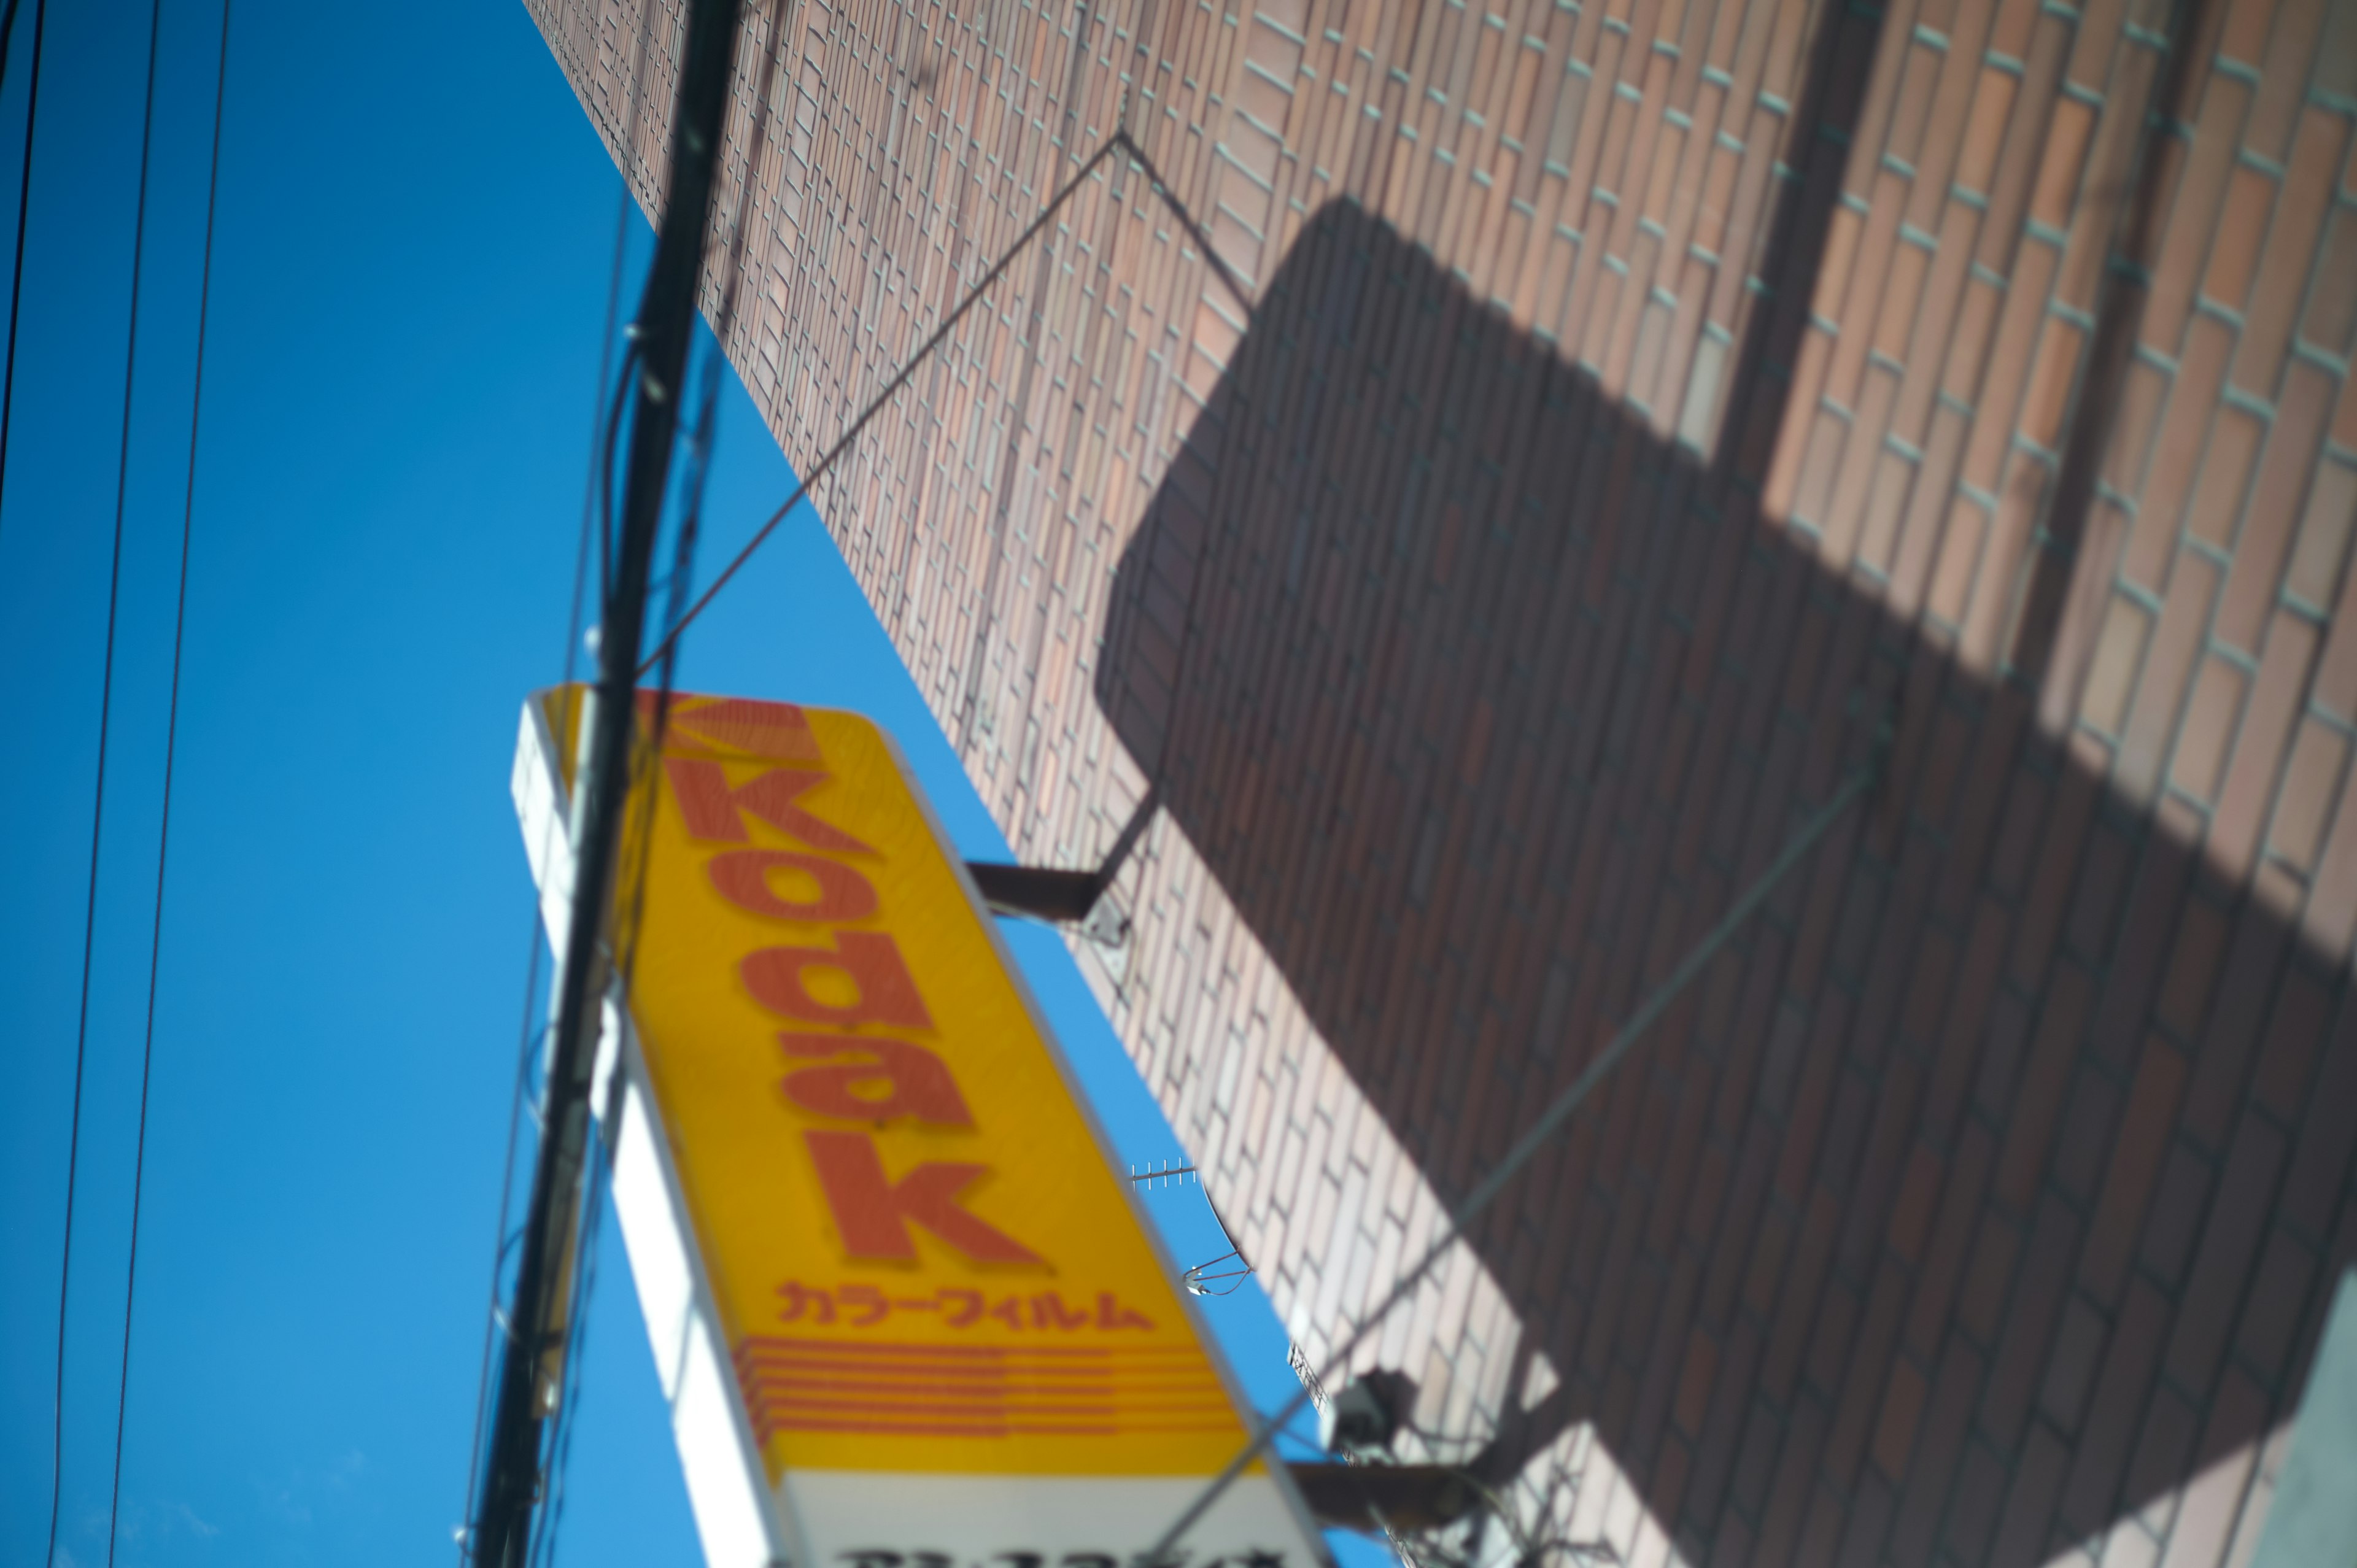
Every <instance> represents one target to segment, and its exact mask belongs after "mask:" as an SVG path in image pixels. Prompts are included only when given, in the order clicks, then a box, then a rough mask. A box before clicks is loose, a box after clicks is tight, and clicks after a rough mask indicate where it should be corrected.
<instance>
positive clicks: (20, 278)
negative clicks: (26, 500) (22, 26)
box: [0, 0, 49, 495]
mask: <svg viewBox="0 0 2357 1568" xmlns="http://www.w3.org/2000/svg"><path fill="white" fill-rule="evenodd" d="M48 16H49V5H48V0H33V66H32V70H30V71H28V72H27V76H28V77H29V79H30V80H29V81H27V83H26V86H25V162H24V166H23V167H22V168H21V169H20V170H19V171H18V173H17V176H16V266H15V267H14V269H13V270H12V271H11V272H10V273H9V277H8V365H7V370H6V371H5V373H4V374H0V495H5V493H6V490H7V482H8V426H9V419H10V415H11V414H13V413H15V411H16V314H17V310H16V307H17V306H19V305H20V304H21V303H23V301H24V297H25V226H26V223H27V220H30V218H31V217H32V212H33V131H34V128H35V127H36V126H37V125H38V124H39V123H40V120H39V115H40V107H41V36H42V31H43V27H44V24H46V23H47V22H48ZM15 31H16V0H8V16H7V20H6V22H5V25H0V78H5V75H6V74H7V65H8V61H7V42H8V35H10V34H12V33H14V32H15Z"/></svg>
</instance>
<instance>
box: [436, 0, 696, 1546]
mask: <svg viewBox="0 0 2357 1568" xmlns="http://www.w3.org/2000/svg"><path fill="white" fill-rule="evenodd" d="M736 43H737V0H697V3H696V4H694V5H693V6H692V7H691V8H690V11H689V16H688V26H687V38H686V48H685V49H684V50H683V59H682V69H681V71H680V76H679V98H678V102H677V105H676V108H675V109H674V111H673V121H672V148H671V189H670V191H669V192H668V194H667V195H666V198H665V201H664V211H663V217H662V228H661V231H660V232H659V234H658V236H657V239H656V242H655V254H654V261H653V264H652V265H651V267H650V268H649V269H648V275H647V284H646V290H645V293H644V295H642V296H641V300H640V308H639V315H638V320H637V324H636V326H637V338H636V347H637V349H638V350H639V351H638V355H637V364H636V367H635V369H636V379H635V393H636V407H635V409H634V411H633V414H632V419H631V425H630V467H629V470H628V477H627V478H626V480H625V483H624V488H623V499H624V504H623V511H622V529H621V539H620V542H619V547H618V548H617V549H616V551H615V564H614V576H613V583H612V587H611V590H610V591H609V592H608V595H607V596H606V602H605V605H604V607H603V613H602V615H601V617H600V618H599V623H598V666H599V672H598V680H597V693H596V703H595V706H594V709H593V710H592V711H591V712H590V713H589V714H587V715H585V716H586V717H587V722H588V725H589V731H588V738H589V745H588V747H587V756H586V757H585V758H584V759H583V766H582V767H581V768H579V769H578V772H577V777H576V797H577V804H578V811H577V813H576V818H575V820H576V822H578V823H579V827H578V829H577V830H576V839H575V843H574V846H573V848H574V856H573V858H574V870H575V879H574V886H573V908H572V915H571V929H569V930H568V931H567V932H566V934H565V957H564V968H563V970H562V971H561V972H560V975H559V980H558V994H557V998H556V1016H555V1039H554V1042H553V1046H552V1049H551V1052H550V1059H549V1072H548V1082H547V1087H546V1090H545V1094H544V1111H543V1116H542V1129H543V1130H542V1134H541V1140H540V1147H539V1150H538V1153H537V1155H536V1157H535V1159H534V1162H533V1186H532V1197H531V1200H530V1202H529V1204H528V1205H527V1208H526V1211H525V1213H526V1218H525V1221H524V1235H523V1257H522V1265H521V1269H520V1271H519V1273H518V1276H517V1283H516V1294H515V1299H514V1306H513V1309H512V1311H511V1314H510V1318H509V1321H510V1333H509V1337H508V1339H507V1343H506V1344H505V1345H504V1347H503V1348H502V1352H501V1359H500V1381H499V1394H498V1403H497V1405H496V1407H495V1413H494V1415H493V1418H492V1423H491V1437H490V1444H489V1447H488V1449H487V1450H486V1453H485V1455H484V1456H483V1464H484V1467H485V1468H484V1483H483V1486H482V1487H481V1488H480V1493H479V1495H480V1499H481V1500H480V1504H479V1512H478V1514H477V1517H476V1519H475V1520H474V1521H473V1530H472V1546H473V1551H474V1553H475V1557H476V1560H477V1561H478V1562H479V1563H484V1564H487V1565H489V1568H520V1565H521V1564H522V1563H523V1561H524V1558H525V1555H526V1553H527V1552H528V1551H529V1549H530V1546H531V1541H532V1529H531V1525H532V1520H533V1511H534V1509H535V1505H536V1504H537V1502H538V1500H539V1496H540V1492H541V1486H540V1481H541V1475H542V1470H543V1453H544V1443H543V1438H544V1432H545V1427H546V1423H547V1419H548V1416H549V1414H550V1413H551V1412H549V1410H548V1409H547V1407H546V1395H547V1391H546V1390H545V1389H544V1377H545V1376H546V1369H545V1367H544V1358H545V1355H546V1352H548V1351H549V1350H550V1349H552V1348H556V1347H557V1346H559V1345H561V1344H562V1343H563V1337H564V1326H562V1325H560V1324H559V1323H558V1322H557V1321H556V1319H557V1317H558V1315H559V1313H560V1311H561V1309H562V1304H563V1303H565V1301H566V1300H567V1299H568V1298H569V1295H570V1293H569V1292H568V1291H567V1290H566V1289H565V1283H566V1275H567V1273H569V1270H570V1266H571V1264H572V1262H573V1261H574V1259H573V1256H572V1254H573V1251H574V1246H575V1242H576V1236H577V1225H578V1220H579V1210H580V1197H581V1191H582V1176H583V1174H584V1166H585V1163H586V1160H587V1156H588V1155H589V1153H590V1148H589V1125H588V1122H589V1103H588V1101H589V1089H590V1079H591V1075H592V1073H593V1071H594V1070H595V1067H596V1059H597V1051H596V1043H597V1036H596V1027H597V1015H598V1013H599V1012H600V1011H601V1010H602V1009H601V1008H600V1006H599V999H600V998H601V997H602V996H603V994H604V992H605V988H606V985H605V983H606V979H607V975H608V961H607V957H608V955H607V952H606V949H605V943H604V937H605V925H606V916H607V913H608V909H609V908H611V905H612V902H613V894H614V889H615V886H616V880H617V879H616V875H615V872H616V867H617V861H618V857H619V847H620V846H619V839H620V828H621V822H622V810H623V807H624V805H625V802H626V800H627V796H628V786H629V782H630V760H631V741H632V738H633V736H634V733H635V730H636V727H637V715H636V711H635V710H636V703H635V702H634V701H633V698H634V694H635V688H636V685H637V681H638V673H639V650H640V641H641V639H642V637H643V633H644V628H645V623H646V607H647V599H648V586H649V583H650V580H651V572H652V565H653V557H654V547H655V541H656V535H657V532H659V529H660V525H661V523H662V512H663V501H664V498H665V495H666V493H667V491H668V488H669V479H670V473H671V462H672V455H673V445H674V441H675V438H676V435H677V433H678V427H679V418H680V404H681V403H682V401H683V399H682V396H681V393H682V391H683V386H682V382H683V371H684V369H685V366H686V361H687V349H688V344H689V341H690V339H691V338H692V337H693V335H694V325H695V295H696V285H697V283H698V280H699V279H700V277H701V275H702V273H703V266H704V249H705V233H706V231H708V229H709V226H710V219H711V199H712V192H713V188H714V184H715V181H714V177H713V171H714V167H715V165H716V162H717V159H718V155H719V149H720V135H721V128H722V124H723V120H724V116H725V114H726V109H727V103H728V92H727V87H728V77H729V71H730V67H731V65H732V63H733V60H734V57H735V52H736ZM666 640H667V641H668V640H669V639H666ZM559 1391H561V1383H560V1384H559Z"/></svg>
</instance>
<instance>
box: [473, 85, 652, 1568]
mask: <svg viewBox="0 0 2357 1568" xmlns="http://www.w3.org/2000/svg"><path fill="white" fill-rule="evenodd" d="M634 109H635V106H634ZM629 238H630V186H629V184H628V182H624V183H623V185H622V188H621V194H620V196H619V198H618V199H617V202H616V208H615V212H614V244H613V259H612V261H611V262H610V263H609V264H608V268H607V274H606V310H605V314H604V316H603V317H601V320H602V321H603V323H604V330H603V334H602V336H601V337H600V338H599V340H598V344H597V392H596V394H595V395H594V396H593V397H592V398H591V399H590V403H589V452H590V457H589V474H588V478H587V481H586V482H585V484H584V486H583V488H582V494H581V526H580V535H579V538H578V539H577V540H576V542H575V545H574V549H573V607H572V609H571V611H570V612H569V614H568V617H567V618H566V620H565V658H564V666H565V684H566V685H571V684H572V683H573V673H574V669H575V666H576V660H578V659H579V657H580V651H581V606H582V598H583V595H584V593H585V591H586V588H587V582H588V576H589V542H590V533H591V532H592V530H593V529H595V528H596V526H597V497H598V492H599V490H600V489H602V485H601V482H600V479H601V476H600V475H599V473H598V465H599V453H600V452H601V451H602V450H603V444H602V442H601V440H600V438H599V433H600V429H601V427H602V426H603V425H604V424H606V418H605V409H606V399H607V385H608V377H609V376H610V375H611V373H612V372H611V370H610V368H609V361H610V360H612V359H613V356H614V320H615V316H616V314H617V312H616V306H618V305H619V304H620V302H621V297H622V259H623V255H624V252H625V250H626V247H627V243H628V241H629ZM623 379H624V380H625V381H627V380H628V376H627V375H625V376H624V378H623ZM540 924H541V912H540V901H539V900H538V899H537V898H535V899H533V908H532V949H531V953H530V956H529V957H528V958H527V959H526V960H525V962H524V980H523V1021H522V1024H521V1026H519V1032H520V1035H521V1038H520V1040H519V1042H518V1045H517V1058H518V1059H517V1063H516V1079H515V1090H514V1092H513V1094H512V1096H511V1099H510V1101H509V1104H508V1144H507V1154H506V1155H505V1157H504V1158H503V1159H502V1160H501V1162H500V1208H499V1215H498V1230H497V1231H496V1233H495V1234H494V1236H493V1245H492V1257H491V1300H490V1311H489V1312H488V1313H487V1314H486V1315H485V1319H484V1324H483V1364H482V1370H481V1371H480V1372H479V1374H478V1375H477V1378H476V1386H475V1433H474V1436H473V1437H472V1438H470V1439H469V1440H468V1444H467V1452H468V1474H467V1508H466V1512H465V1514H464V1515H462V1516H461V1517H462V1518H466V1519H470V1520H471V1519H472V1518H474V1516H475V1503H476V1500H477V1499H476V1498H475V1495H474V1487H475V1479H476V1472H477V1465H476V1461H477V1460H478V1459H479V1456H480V1454H481V1451H482V1446H483V1423H484V1419H485V1417H486V1415H487V1414H488V1411H487V1408H486V1407H487V1406H488V1404H489V1403H490V1387H491V1348H492V1346H493V1345H494V1344H496V1343H497V1342H498V1336H499V1326H500V1266H501V1264H502V1262H504V1261H505V1259H506V1257H507V1254H508V1252H509V1251H510V1250H511V1248H512V1246H513V1244H514V1240H515V1238H516V1237H517V1236H521V1235H522V1232H521V1231H518V1232H516V1233H515V1234H514V1235H513V1236H511V1234H510V1233H509V1230H508V1206H509V1204H510V1203H511V1201H513V1199H514V1197H515V1155H516V1144H517V1142H518V1140H519V1137H520V1135H521V1132H522V1124H523V1107H524V1101H525V1086H526V1084H527V1082H528V1081H529V1079H530V1077H531V1067H532V1058H533V1055H534V1053H535V1050H536V1048H537V1039H536V1036H538V1035H539V1034H540V1031H538V1030H536V1029H534V1028H533V1025H532V1017H533V1010H534V1007H535V1005H536V1004H537V1002H538V1000H539V995H540V952H541V941H542V936H541V929H540ZM469 1546H470V1543H469V1542H468V1540H467V1537H466V1532H465V1527H464V1526H461V1527H460V1530H459V1552H458V1556H459V1560H460V1561H461V1562H464V1561H466V1559H467V1556H468V1549H469Z"/></svg>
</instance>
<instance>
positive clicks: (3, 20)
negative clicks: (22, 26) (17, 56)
mask: <svg viewBox="0 0 2357 1568" xmlns="http://www.w3.org/2000/svg"><path fill="white" fill-rule="evenodd" d="M15 35H16V0H8V8H7V9H6V10H5V11H0V81H7V80H8V42H9V39H10V38H13V37H14V36H15Z"/></svg>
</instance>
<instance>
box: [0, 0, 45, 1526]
mask: <svg viewBox="0 0 2357 1568" xmlns="http://www.w3.org/2000/svg"><path fill="white" fill-rule="evenodd" d="M48 17H49V0H33V68H32V70H31V71H30V72H29V73H28V74H29V80H28V81H27V84H26V88H25V164H24V167H23V169H22V171H21V172H19V173H18V175H17V177H16V267H15V269H14V270H13V271H12V272H11V273H10V274H9V279H8V368H7V370H6V371H5V374H0V495H5V493H6V490H7V488H8V426H9V418H10V415H11V414H12V413H15V411H16V307H17V306H19V305H21V304H22V303H23V302H24V297H25V229H26V225H27V222H28V221H29V220H30V219H31V217H32V210H33V207H32V203H33V129H34V127H35V126H36V125H37V124H39V111H40V106H41V38H42V34H43V31H44V28H45V27H46V25H47V23H48ZM8 20H9V21H10V22H11V23H13V22H15V21H16V5H15V0H10V4H9V6H8ZM0 65H5V61H0ZM53 1533H54V1530H53ZM45 1568H46V1565H45Z"/></svg>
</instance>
